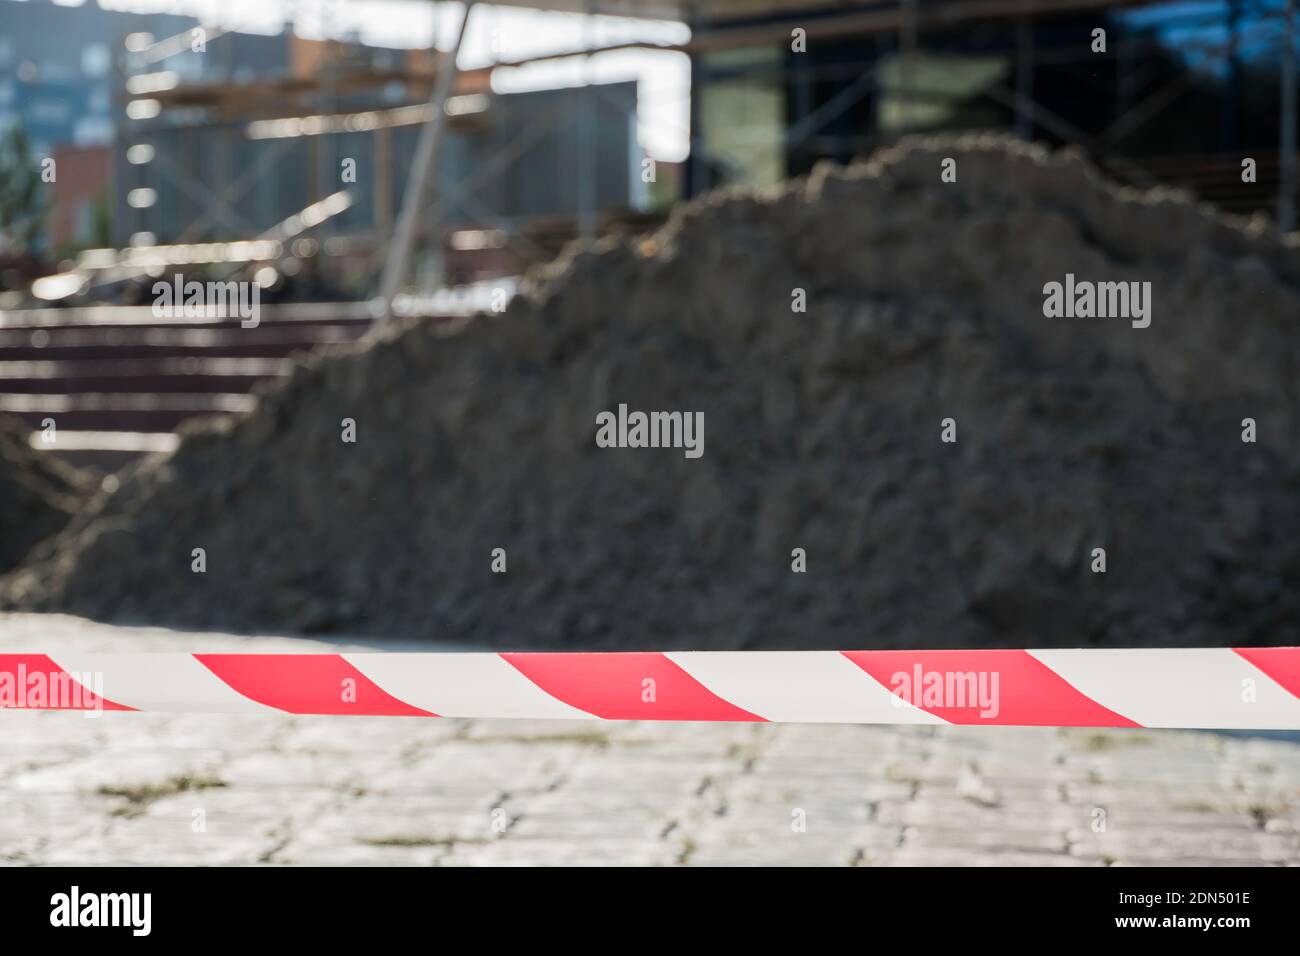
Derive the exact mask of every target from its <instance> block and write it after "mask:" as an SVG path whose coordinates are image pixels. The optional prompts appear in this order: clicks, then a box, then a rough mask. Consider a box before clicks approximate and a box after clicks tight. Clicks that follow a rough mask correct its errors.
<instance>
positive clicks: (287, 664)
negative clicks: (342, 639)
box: [194, 654, 438, 717]
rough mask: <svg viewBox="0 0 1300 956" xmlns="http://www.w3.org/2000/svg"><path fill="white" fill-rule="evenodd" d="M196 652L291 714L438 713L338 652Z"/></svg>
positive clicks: (254, 695) (233, 682)
mask: <svg viewBox="0 0 1300 956" xmlns="http://www.w3.org/2000/svg"><path fill="white" fill-rule="evenodd" d="M194 657H195V659H196V660H198V662H199V663H200V664H202V665H203V666H204V667H206V668H207V669H208V670H210V671H212V673H214V674H216V675H217V676H218V677H220V678H221V679H222V680H223V681H225V682H226V683H227V684H229V685H230V686H231V687H232V688H233V689H234V690H235V691H237V692H238V693H240V694H243V695H244V696H245V697H247V698H249V699H250V700H255V701H257V702H258V703H259V704H266V706H268V707H275V708H276V709H278V710H283V711H287V712H288V713H291V714H351V715H353V716H368V717H370V716H373V717H436V716H438V715H437V714H433V713H430V712H429V711H427V710H420V709H419V708H418V707H412V706H411V705H410V704H407V703H405V702H403V701H400V700H398V699H397V698H396V697H393V696H392V695H390V694H388V693H387V692H386V691H384V690H383V688H381V687H380V686H379V685H378V684H376V683H374V681H372V680H370V678H368V677H366V675H365V674H363V673H361V671H359V670H357V669H356V668H355V667H353V666H352V665H351V664H349V663H348V662H347V661H345V660H344V659H343V658H342V657H341V656H340V655H338V654H195V655H194ZM349 681H351V683H348V682H349Z"/></svg>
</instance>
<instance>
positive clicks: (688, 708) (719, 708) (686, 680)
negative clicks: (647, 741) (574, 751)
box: [501, 652, 763, 721]
mask: <svg viewBox="0 0 1300 956" xmlns="http://www.w3.org/2000/svg"><path fill="white" fill-rule="evenodd" d="M501 656H502V657H503V658H504V659H505V660H506V661H508V662H509V663H510V664H513V665H514V666H515V667H516V668H517V669H518V670H519V672H520V673H522V674H523V675H524V676H525V677H527V678H528V679H529V680H530V681H532V682H533V683H534V684H536V685H537V686H538V687H540V688H541V689H542V690H544V691H546V693H548V694H550V695H551V696H552V697H555V698H558V699H559V700H562V701H564V702H565V703H566V704H569V705H570V706H572V707H577V708H578V709H579V710H585V711H586V712H587V713H589V714H595V715H596V716H597V717H604V718H605V719H606V720H757V721H762V720H763V718H762V717H759V716H758V715H757V714H751V713H750V712H749V711H747V710H742V709H741V708H739V707H737V706H736V705H735V704H731V703H728V702H727V701H725V700H723V699H722V698H721V697H719V696H717V695H716V694H714V693H713V692H712V691H710V690H709V689H708V688H707V687H705V686H704V685H703V684H701V683H700V682H699V681H697V680H696V679H695V678H694V677H692V676H691V675H690V674H688V673H686V671H684V670H682V668H680V667H678V666H677V665H676V664H675V663H673V662H672V661H671V660H669V659H668V658H667V657H665V656H664V655H663V654H659V653H655V652H644V653H641V652H632V653H613V654H567V653H565V654H548V653H519V654H502V655H501ZM647 681H653V683H647Z"/></svg>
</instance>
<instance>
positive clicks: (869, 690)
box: [666, 651, 947, 724]
mask: <svg viewBox="0 0 1300 956" xmlns="http://www.w3.org/2000/svg"><path fill="white" fill-rule="evenodd" d="M666 656H667V657H668V658H670V659H671V660H672V661H673V663H675V664H676V665H677V666H678V667H680V668H682V670H684V671H686V672H687V673H688V674H690V675H691V676H692V677H694V678H695V679H696V680H697V681H699V682H700V683H701V684H703V685H704V686H705V687H707V688H708V689H709V690H710V691H711V692H713V693H714V694H717V695H718V696H719V697H721V698H723V699H724V700H727V701H730V702H731V703H733V704H735V705H736V706H737V707H741V708H743V709H745V710H747V711H749V712H750V713H751V714H757V715H758V716H759V717H762V718H764V719H766V720H774V721H803V722H807V723H818V724H836V723H846V724H946V723H947V721H946V720H944V719H943V718H941V717H936V716H935V715H934V714H928V713H926V712H925V711H923V710H921V709H920V708H918V707H914V706H912V705H911V704H910V703H908V702H907V701H905V700H903V699H902V698H901V697H899V696H897V695H895V694H892V693H890V692H889V690H888V689H887V688H885V687H882V686H881V685H880V684H879V682H877V681H876V680H875V679H874V678H873V677H872V676H871V675H870V674H868V673H866V672H865V671H864V670H863V669H862V668H861V667H859V666H858V665H857V664H854V663H853V662H852V661H851V660H849V659H848V658H847V657H845V656H844V655H843V654H841V653H839V651H668V652H667V654H666ZM809 688H815V693H811V694H810V693H809Z"/></svg>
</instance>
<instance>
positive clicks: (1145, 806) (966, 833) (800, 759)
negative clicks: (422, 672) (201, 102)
mask: <svg viewBox="0 0 1300 956" xmlns="http://www.w3.org/2000/svg"><path fill="white" fill-rule="evenodd" d="M376 646H379V645H375V644H373V643H365V644H362V643H355V642H353V643H346V644H340V643H330V644H325V643H323V642H320V641H307V640H298V639H291V638H269V637H268V638H251V637H235V636H231V635H218V634H207V635H205V634H195V633H181V632H174V631H164V630H159V629H144V628H115V627H108V626H105V625H100V624H94V623H91V622H87V621H83V620H79V619H77V618H71V617H65V616H61V615H0V650H4V651H24V650H25V651H41V652H57V651H58V650H59V649H72V648H76V649H80V650H83V651H91V650H93V651H100V652H103V651H127V650H136V651H157V650H174V651H188V650H211V651H222V650H247V649H250V648H253V647H256V649H258V650H268V651H269V650H300V651H302V650H318V649H332V650H338V649H350V650H373V649H375V648H376ZM382 646H386V647H394V646H395V645H392V644H387V645H382ZM403 649H410V645H409V644H408V645H404V646H403ZM0 807H2V808H3V812H2V813H0V861H3V862H5V863H8V864H11V865H13V864H255V863H262V864H349V863H358V864H394V865H414V866H430V865H433V866H459V865H563V864H596V865H601V864H614V865H626V864H649V865H665V866H668V865H681V864H687V865H748V864H791V865H849V866H887V865H908V864H911V865H968V864H1004V865H1032V866H1105V865H1143V864H1175V865H1188V866H1214V865H1232V864H1267V865H1285V864H1291V865H1296V864H1300V742H1296V741H1295V740H1294V739H1276V738H1272V737H1264V736H1250V735H1225V734H1212V733H1198V732H1184V731H1147V730H1142V731H1121V730H1114V731H1112V730H1106V731H1092V730H1057V729H1049V728H1009V727H987V728H961V727H937V728H932V727H901V728H895V727H858V726H833V725H775V724H697V723H694V724H670V723H663V724H654V723H607V724H606V723H601V724H595V725H593V724H590V723H587V722H558V721H545V722H543V721H504V720H502V721H489V720H473V721H469V720H421V719H412V718H380V717H375V718H357V717H297V716H291V715H287V714H286V715H284V716H278V715H276V716H271V717H266V716H256V715H254V716H245V715H240V716H211V715H192V716H191V715H166V714H134V713H105V714H103V715H101V716H99V717H98V718H94V719H89V718H86V717H84V716H82V715H80V714H67V713H37V712H24V711H4V712H0Z"/></svg>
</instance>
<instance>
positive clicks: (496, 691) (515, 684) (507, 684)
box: [343, 653, 597, 720]
mask: <svg viewBox="0 0 1300 956" xmlns="http://www.w3.org/2000/svg"><path fill="white" fill-rule="evenodd" d="M343 658H344V659H345V660H346V661H347V662H348V663H349V664H351V665H352V666H353V667H355V668H356V669H357V670H359V671H361V673H362V674H365V675H366V677H368V678H370V679H371V680H372V681H374V682H375V683H376V684H378V685H379V686H380V687H382V688H383V689H384V690H385V691H387V692H388V693H389V694H391V695H392V696H394V697H396V698H397V699H398V700H401V701H404V702H406V703H408V704H410V705H412V706H413V707H419V708H420V709H422V710H427V711H430V712H431V713H435V714H438V715H440V716H443V717H528V718H536V719H543V720H546V719H557V720H573V719H575V718H577V719H586V720H596V719H597V718H596V717H595V716H593V715H592V714H589V713H587V712H586V711H583V710H579V709H578V708H576V707H571V706H570V705H568V704H566V703H565V702H564V701H562V700H556V699H555V698H554V697H552V696H551V695H550V694H548V693H546V691H544V690H542V689H541V688H540V687H538V686H537V685H536V684H534V683H533V682H532V681H530V680H529V679H528V678H527V677H525V676H524V675H523V674H521V673H519V671H518V670H516V669H515V668H514V667H512V666H511V665H510V664H509V663H507V662H506V661H505V660H503V659H502V658H501V657H498V656H497V655H496V654H473V653H466V654H406V653H395V654H344V655H343Z"/></svg>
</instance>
